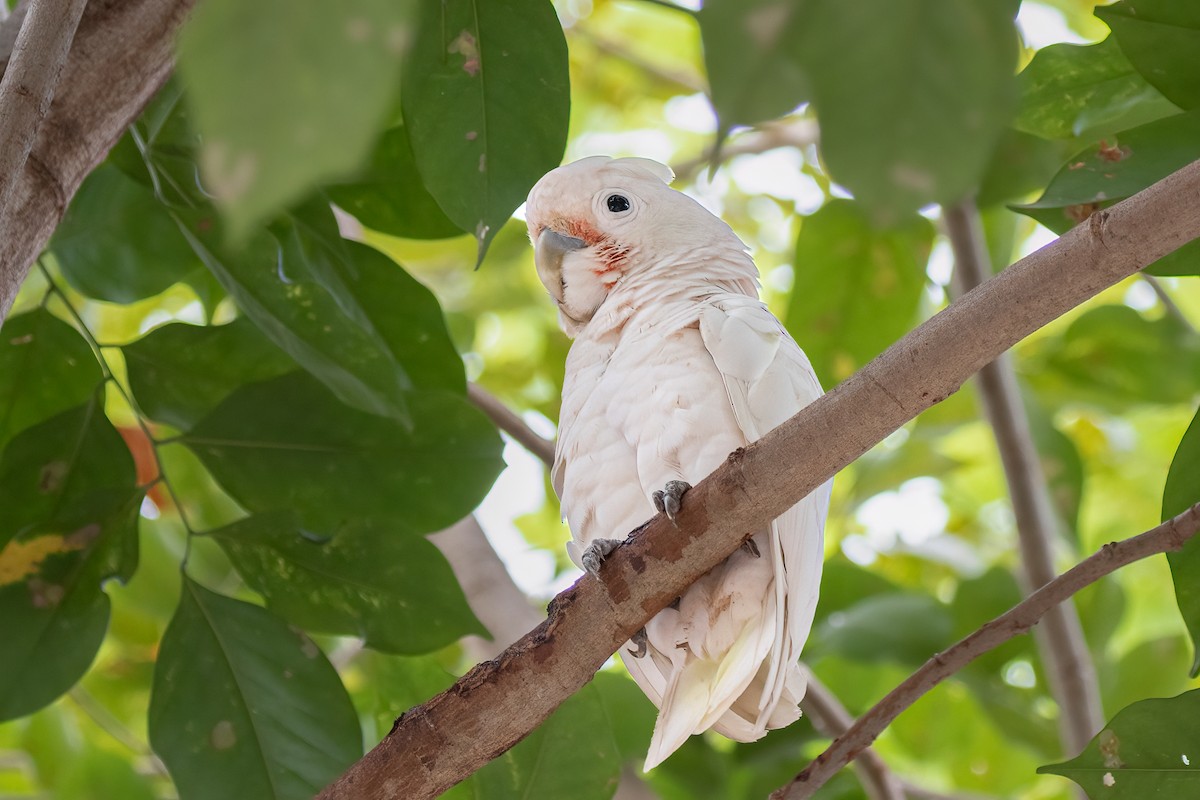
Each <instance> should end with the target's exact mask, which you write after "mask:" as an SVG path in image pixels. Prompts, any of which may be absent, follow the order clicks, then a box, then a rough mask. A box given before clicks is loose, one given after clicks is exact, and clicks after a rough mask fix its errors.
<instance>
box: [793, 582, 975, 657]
mask: <svg viewBox="0 0 1200 800" xmlns="http://www.w3.org/2000/svg"><path fill="white" fill-rule="evenodd" d="M952 626H953V621H952V619H951V617H950V612H949V611H948V610H947V609H946V607H945V606H943V605H942V604H941V603H939V602H938V601H937V600H935V599H934V598H932V597H929V596H928V595H923V594H917V593H915V592H914V593H905V592H895V593H890V594H880V595H874V596H872V597H868V598H867V599H865V600H862V601H860V602H858V603H856V604H854V605H853V606H851V607H849V608H847V609H845V610H844V611H838V612H835V613H833V614H830V615H829V617H827V618H826V619H825V621H824V622H822V623H820V624H819V625H818V626H817V627H816V628H815V629H814V631H813V641H812V645H811V647H810V648H809V649H810V650H812V651H813V652H814V653H819V654H825V653H830V652H833V653H838V654H840V655H844V656H846V657H847V658H852V659H855V660H858V661H885V660H891V661H899V662H901V663H906V664H920V663H922V662H924V661H925V660H926V659H928V658H929V657H930V656H932V655H933V654H934V653H937V652H939V651H941V650H943V649H945V648H946V647H947V646H948V645H950V644H951V643H952V642H953V639H952V638H951V630H952Z"/></svg>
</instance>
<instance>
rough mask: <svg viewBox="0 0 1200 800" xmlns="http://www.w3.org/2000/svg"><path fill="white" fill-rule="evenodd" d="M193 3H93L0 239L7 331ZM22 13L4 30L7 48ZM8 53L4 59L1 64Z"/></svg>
mask: <svg viewBox="0 0 1200 800" xmlns="http://www.w3.org/2000/svg"><path fill="white" fill-rule="evenodd" d="M194 3H195V0H90V2H89V3H88V4H87V8H86V9H85V10H84V12H83V18H82V20H81V21H80V23H79V27H78V29H77V30H76V31H75V39H74V42H73V44H72V46H71V50H70V53H69V55H68V57H67V63H66V65H65V66H64V67H63V70H62V74H61V76H60V80H59V85H58V91H57V92H56V93H55V95H54V102H53V103H52V104H51V106H50V110H49V112H48V113H47V115H46V117H45V119H44V120H43V122H42V124H41V126H40V128H39V130H38V135H37V138H36V139H35V140H34V143H33V147H32V149H31V150H30V152H29V157H28V159H27V160H26V161H25V167H24V169H23V170H22V171H21V174H20V176H19V178H18V180H17V183H16V186H15V187H14V189H13V193H12V198H11V201H10V202H9V204H8V206H7V207H6V208H5V209H4V212H3V213H4V218H5V220H4V223H3V224H0V229H3V230H6V231H8V235H7V236H5V237H4V238H3V239H0V322H3V320H4V318H5V317H7V315H8V310H9V309H10V308H11V307H12V301H13V299H14V298H15V297H16V294H17V289H18V288H20V286H21V283H22V282H23V281H24V280H25V276H26V275H27V274H28V272H29V268H30V266H31V265H32V264H33V261H34V259H36V258H37V256H38V254H39V253H40V252H41V251H42V248H44V247H45V245H46V242H47V241H48V240H49V239H50V234H51V233H52V232H53V231H54V228H55V227H56V226H57V225H58V222H59V220H60V219H61V218H62V215H63V212H64V211H66V208H67V204H68V203H69V202H70V200H71V197H73V196H74V194H75V191H76V190H77V189H78V188H79V184H80V183H82V182H83V179H84V177H86V176H87V174H88V173H89V172H91V171H92V169H94V168H95V167H96V165H97V164H99V163H100V162H101V161H103V160H104V157H105V156H106V155H107V154H108V151H109V150H110V149H111V148H112V146H113V145H114V144H116V142H117V139H119V138H120V136H121V134H122V133H123V132H124V131H125V129H126V128H127V127H128V126H129V124H130V123H131V122H133V120H134V119H135V118H136V117H137V115H138V114H139V113H140V112H141V110H142V108H143V107H144V106H145V105H146V103H147V101H149V99H150V98H151V97H153V95H154V93H155V92H156V91H158V89H159V87H160V86H162V84H163V82H164V81H165V80H166V79H167V77H168V75H169V74H170V72H171V66H172V63H173V62H172V59H173V52H174V44H175V34H176V31H177V30H178V29H179V26H180V25H181V24H182V23H183V20H184V19H185V18H186V16H187V13H188V11H189V10H190V9H191V7H192V6H193V5H194ZM20 17H21V15H20V14H19V13H14V14H13V15H12V16H11V17H9V18H8V19H7V20H5V21H4V23H3V25H0V44H2V43H3V42H5V41H8V37H9V36H11V33H12V26H13V25H14V24H20ZM7 56H8V53H7V52H3V51H0V60H5V59H6V57H7Z"/></svg>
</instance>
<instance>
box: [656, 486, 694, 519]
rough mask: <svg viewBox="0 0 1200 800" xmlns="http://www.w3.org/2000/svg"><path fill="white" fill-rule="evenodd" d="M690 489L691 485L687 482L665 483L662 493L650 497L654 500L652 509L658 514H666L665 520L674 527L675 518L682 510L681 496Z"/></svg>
mask: <svg viewBox="0 0 1200 800" xmlns="http://www.w3.org/2000/svg"><path fill="white" fill-rule="evenodd" d="M691 488H692V485H691V484H690V483H688V482H687V481H667V485H666V486H664V487H663V488H662V491H660V492H655V493H654V494H652V495H650V497H651V499H653V500H654V507H655V508H657V509H658V510H659V512H660V513H663V514H666V515H667V519H669V520H671V524H672V525H675V524H676V522H675V517H676V515H677V514H679V509H680V508H682V506H681V504H680V502H681V501H682V500H683V495H684V494H685V493H686V492H687V491H688V490H690V489H691Z"/></svg>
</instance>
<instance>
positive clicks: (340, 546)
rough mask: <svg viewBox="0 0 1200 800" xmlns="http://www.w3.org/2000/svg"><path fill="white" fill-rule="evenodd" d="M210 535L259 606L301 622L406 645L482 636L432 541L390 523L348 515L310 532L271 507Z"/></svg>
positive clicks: (388, 647)
mask: <svg viewBox="0 0 1200 800" xmlns="http://www.w3.org/2000/svg"><path fill="white" fill-rule="evenodd" d="M211 535H212V536H213V537H214V538H215V539H216V540H217V543H218V544H219V545H221V547H222V549H224V550H225V552H226V553H228V554H229V558H230V560H231V561H233V564H234V566H235V567H236V568H237V570H238V572H239V573H241V575H242V577H243V578H245V579H246V583H248V584H249V585H250V587H251V588H252V589H254V590H255V591H256V592H259V593H260V594H262V595H263V597H265V598H266V601H267V606H268V607H269V608H270V609H271V610H272V611H274V612H275V613H277V614H279V615H280V616H282V617H284V618H285V619H287V620H288V621H289V622H291V623H293V624H295V625H299V626H300V627H302V628H304V629H305V630H307V631H311V632H314V633H335V634H345V635H350V636H361V637H363V638H365V639H366V643H367V646H368V647H373V648H375V649H377V650H383V651H385V652H389V653H406V654H417V653H427V652H429V651H431V650H436V649H438V648H439V647H444V646H446V645H448V644H450V643H451V642H454V641H456V640H458V639H459V638H461V637H463V636H466V635H468V634H472V633H474V634H480V635H483V636H487V635H488V632H487V629H486V628H484V627H483V625H482V624H481V623H480V622H479V621H478V620H477V619H476V618H475V615H474V614H472V613H471V609H470V607H469V606H468V605H467V600H466V597H464V596H463V593H462V589H461V588H459V585H458V581H457V580H456V579H455V577H454V573H453V572H452V571H451V570H450V565H449V564H448V563H446V559H445V558H444V557H443V556H442V554H441V553H440V552H439V551H438V549H437V548H436V547H434V546H433V544H432V543H430V542H429V541H427V540H426V539H425V538H424V537H423V536H419V535H413V534H412V532H411V531H408V530H405V529H403V528H400V527H398V526H395V525H391V526H385V525H382V524H379V523H374V522H371V521H356V522H354V523H352V524H350V525H349V526H347V527H346V528H344V529H342V530H340V531H338V534H337V535H336V536H334V537H332V538H330V539H325V540H314V539H313V538H312V537H311V536H306V535H305V533H304V531H303V530H302V529H301V527H300V524H299V520H298V519H297V516H296V515H295V514H293V513H291V512H279V513H274V514H260V515H257V516H253V517H250V518H248V519H245V520H242V521H240V522H236V523H234V524H233V525H229V526H227V527H224V528H221V529H220V530H217V531H214V532H213V533H212V534H211Z"/></svg>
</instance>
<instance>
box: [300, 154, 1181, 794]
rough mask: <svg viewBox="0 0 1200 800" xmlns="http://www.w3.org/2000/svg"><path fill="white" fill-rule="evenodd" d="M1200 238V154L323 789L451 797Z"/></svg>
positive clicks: (854, 393)
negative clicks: (908, 433) (824, 490)
mask: <svg viewBox="0 0 1200 800" xmlns="http://www.w3.org/2000/svg"><path fill="white" fill-rule="evenodd" d="M1196 238H1200V161H1198V162H1195V163H1192V164H1190V165H1188V166H1186V167H1184V168H1183V169H1181V170H1179V171H1178V172H1176V173H1174V174H1172V175H1169V176H1167V177H1166V178H1164V179H1163V180H1161V181H1159V182H1158V183H1156V184H1154V185H1153V186H1151V187H1150V188H1148V189H1146V190H1144V191H1142V192H1139V193H1138V194H1136V195H1134V196H1133V197H1131V198H1129V199H1127V200H1124V201H1122V202H1121V203H1118V204H1116V205H1114V206H1112V207H1111V208H1109V209H1105V210H1103V211H1099V212H1097V213H1095V214H1093V215H1092V216H1091V217H1090V218H1089V219H1088V222H1087V223H1086V224H1082V225H1079V226H1077V227H1076V228H1075V229H1073V230H1071V231H1070V232H1068V233H1066V234H1065V235H1063V236H1062V237H1060V238H1059V239H1058V240H1057V241H1055V242H1053V243H1051V244H1049V245H1047V246H1046V247H1044V248H1042V249H1041V250H1038V251H1037V252H1036V253H1033V254H1031V255H1030V256H1028V257H1026V258H1024V259H1022V260H1021V261H1019V262H1018V263H1016V264H1014V265H1013V266H1011V267H1009V268H1008V269H1006V270H1005V271H1004V272H1002V273H1001V274H1000V275H998V276H996V277H995V278H992V279H991V280H989V281H987V282H986V283H985V284H984V285H982V286H980V287H979V288H978V289H975V290H973V291H971V292H968V293H967V294H966V295H964V296H963V297H961V298H960V299H959V300H958V301H956V302H954V303H952V304H951V305H950V306H949V307H948V308H946V309H944V310H943V311H941V312H940V313H938V314H937V315H935V316H934V317H933V318H931V319H929V320H928V321H926V322H925V323H924V324H922V325H921V326H920V327H918V328H917V329H916V330H914V331H912V332H911V333H909V334H908V335H907V336H905V337H904V338H903V339H901V340H900V341H899V342H897V343H896V344H894V345H893V346H892V347H890V348H888V350H887V351H885V352H884V353H883V354H882V355H880V356H879V357H878V358H877V359H875V360H874V361H872V362H871V363H869V364H867V365H866V366H865V367H863V368H862V369H861V370H859V371H858V372H857V373H855V374H854V375H852V376H851V377H850V378H849V379H848V380H846V381H845V382H844V383H843V384H841V385H840V386H838V387H837V388H836V389H834V390H833V391H832V392H830V393H829V394H827V395H825V396H824V397H822V398H820V399H819V400H817V401H816V402H815V403H813V404H811V405H810V406H808V407H807V408H805V409H804V410H802V411H801V412H800V413H799V414H797V415H796V416H795V417H793V418H791V419H789V420H788V421H786V422H784V423H783V424H782V425H780V426H779V427H778V428H776V429H775V430H773V431H771V432H770V433H769V434H767V435H766V436H765V437H763V438H762V439H760V440H759V441H757V442H755V443H754V444H752V445H750V446H748V447H745V448H742V449H739V450H737V451H735V452H734V453H732V454H731V455H730V457H729V459H728V460H727V461H726V463H725V464H724V465H722V466H721V467H720V468H719V469H717V470H716V471H715V472H714V473H713V474H712V475H710V476H709V477H708V478H706V479H704V480H703V481H701V482H700V483H699V484H697V485H696V486H695V487H694V488H693V489H692V490H691V491H690V492H689V493H688V495H687V498H686V499H685V500H684V504H683V509H682V511H681V512H680V514H679V516H678V523H679V524H678V527H676V526H674V525H672V524H671V523H670V522H669V521H667V520H666V518H665V517H663V516H662V515H661V514H660V515H658V516H656V517H654V518H653V519H651V520H650V521H649V522H648V523H647V524H646V525H643V526H642V527H641V528H639V529H638V530H637V531H635V532H634V533H633V534H631V541H629V542H628V543H626V544H625V545H623V546H621V547H619V548H617V550H616V551H615V552H614V553H613V554H612V555H611V556H610V557H609V559H608V560H607V561H606V562H605V564H604V569H603V579H604V583H603V584H601V583H600V582H599V581H597V580H595V579H594V578H592V577H590V576H585V577H584V578H582V579H580V580H579V581H578V582H577V583H576V584H575V585H574V586H572V587H571V588H570V589H567V590H566V591H565V592H563V593H561V594H560V595H558V597H556V598H555V599H554V601H553V602H552V603H551V605H550V608H549V618H548V619H547V620H546V621H545V622H543V623H542V624H541V625H539V626H538V627H537V628H535V629H534V630H532V631H530V632H529V633H527V634H526V635H525V636H524V637H522V638H521V640H520V641H518V642H516V643H515V644H514V645H512V646H511V647H509V648H508V649H507V650H506V651H505V652H504V653H502V654H501V655H500V656H499V658H497V659H496V660H494V661H488V662H484V663H482V664H479V665H477V666H476V667H475V668H474V669H472V670H471V671H470V672H468V673H467V674H466V675H464V676H463V677H462V678H461V679H460V680H459V681H458V682H457V683H456V684H455V685H454V686H452V687H451V688H449V689H448V690H446V691H445V692H443V693H442V694H440V695H438V696H437V697H435V698H433V699H432V700H430V701H429V702H427V703H425V704H423V705H421V706H418V707H416V708H414V709H412V710H411V711H409V712H408V713H406V714H404V715H403V716H402V717H401V718H400V719H398V720H397V721H396V724H395V726H394V727H393V728H392V731H391V732H390V733H389V734H388V735H387V736H386V737H385V738H384V740H383V741H382V742H380V743H379V745H377V746H376V747H375V748H374V749H373V750H371V752H369V753H368V754H367V755H366V756H364V757H363V758H362V759H360V760H359V761H358V762H357V763H356V764H354V765H353V766H352V767H351V768H350V769H349V770H348V771H347V772H346V773H345V774H344V775H343V776H342V777H341V778H339V779H338V780H337V781H336V782H334V783H333V784H332V785H330V786H329V787H327V788H326V789H325V790H324V791H323V792H322V793H321V795H320V798H322V800H349V798H375V797H404V798H411V799H412V800H416V799H417V798H428V797H435V796H437V794H438V793H440V792H443V791H445V790H446V789H447V788H449V787H450V786H453V785H454V784H455V783H457V782H458V781H461V780H462V779H464V778H465V777H467V776H468V775H470V774H471V773H472V772H474V771H475V770H477V769H479V767H481V766H483V765H484V764H485V763H487V762H488V761H489V760H491V759H493V758H496V757H497V756H499V755H500V754H501V753H503V752H504V751H505V750H507V749H508V748H510V747H512V746H513V745H514V744H516V743H517V742H518V741H520V740H521V739H522V738H523V737H524V736H526V735H527V734H528V733H529V732H530V731H532V730H533V729H534V728H535V727H537V725H538V724H540V723H541V722H542V721H543V720H545V719H546V718H547V717H548V716H549V715H550V714H551V713H552V712H553V711H554V709H555V708H557V707H558V705H559V704H560V703H562V701H563V700H565V699H566V698H567V697H568V696H570V695H571V694H572V693H573V692H575V691H577V690H578V689H580V688H581V687H582V686H583V685H584V684H586V683H587V682H588V681H589V680H590V679H591V677H592V675H593V674H594V673H595V671H596V670H597V669H599V668H600V666H601V665H602V664H603V663H604V661H605V660H606V659H607V658H608V657H609V656H610V655H611V654H612V653H613V652H614V651H616V649H617V648H618V647H619V646H620V645H621V644H622V643H623V642H625V641H626V640H627V639H628V638H629V637H630V636H631V635H632V634H633V633H634V632H635V631H637V630H638V629H639V628H641V627H642V626H643V625H645V623H646V622H648V621H649V620H650V618H651V617H652V616H653V615H655V614H656V613H658V612H659V611H660V610H662V609H663V608H664V607H666V605H667V604H668V603H670V602H671V601H672V600H674V599H675V598H676V597H678V596H679V595H680V594H681V593H682V591H683V590H684V589H686V588H687V587H688V586H689V585H690V584H692V583H693V582H695V581H696V580H697V579H698V578H700V577H701V576H702V575H704V574H705V573H707V572H708V571H709V570H711V569H712V568H713V567H715V566H716V565H717V564H719V563H720V562H721V561H722V560H724V559H725V558H726V557H728V556H729V554H730V553H732V552H733V551H734V550H736V549H737V548H738V547H739V546H740V545H741V542H742V539H743V538H744V536H745V532H746V531H748V530H756V529H758V528H760V527H762V526H764V525H766V524H767V523H768V521H770V520H772V519H774V518H775V517H778V516H779V515H780V514H782V513H783V512H784V511H786V510H787V509H788V508H790V507H791V506H793V505H795V503H796V502H798V501H799V500H800V499H801V498H803V497H804V496H805V495H807V494H808V493H809V492H811V491H812V490H813V489H815V488H817V487H818V486H820V485H821V484H822V483H824V482H825V481H826V480H828V479H829V478H830V477H832V476H833V475H834V474H835V473H836V472H838V471H839V470H840V469H842V468H843V467H845V466H846V465H847V464H849V463H850V462H852V461H853V460H854V459H856V458H858V457H859V456H860V455H862V454H863V453H865V452H866V451H867V450H868V449H870V448H871V447H872V446H874V445H875V444H876V443H878V442H880V441H882V440H883V439H884V438H885V437H886V436H887V435H888V434H890V433H891V432H892V431H894V430H896V429H897V428H899V427H900V426H901V425H903V424H904V423H905V422H907V421H909V420H910V419H912V418H914V417H915V416H916V415H917V414H919V413H921V412H922V411H924V410H925V409H927V408H929V407H930V406H932V405H933V404H934V403H937V402H940V401H941V400H944V399H945V398H946V397H948V396H949V395H950V394H952V393H953V392H955V391H957V390H958V388H959V387H960V386H962V384H963V382H965V381H966V380H967V379H968V378H970V377H971V375H973V374H974V373H975V372H976V371H977V370H978V369H979V368H980V367H982V366H983V365H984V364H986V363H988V362H990V361H992V360H993V359H995V358H996V357H997V356H999V355H1000V354H1001V353H1003V352H1004V351H1005V350H1007V349H1008V348H1010V347H1012V346H1013V345H1014V344H1015V343H1016V342H1018V341H1020V340H1021V339H1022V338H1024V337H1026V336H1028V335H1029V334H1030V333H1032V332H1033V331H1035V330H1037V329H1038V328H1040V327H1042V326H1043V325H1045V324H1046V323H1047V322H1050V321H1051V320H1053V319H1055V318H1056V317H1058V316H1060V315H1062V314H1063V313H1065V312H1066V311H1068V310H1070V309H1071V308H1074V307H1075V306H1077V305H1079V304H1080V303H1082V302H1084V301H1085V300H1087V299H1088V298H1090V297H1093V296H1095V295H1096V294H1097V293H1098V292H1100V291H1101V290H1103V289H1105V288H1107V287H1109V286H1111V285H1113V284H1115V283H1116V282H1117V281H1120V280H1121V279H1123V278H1126V277H1128V276H1130V275H1132V274H1134V273H1136V272H1137V271H1138V270H1140V269H1141V268H1143V267H1145V266H1146V265H1148V264H1150V263H1152V262H1154V261H1157V260H1158V259H1159V258H1162V257H1163V256H1164V255H1166V254H1167V253H1170V252H1172V251H1174V250H1176V249H1178V248H1179V247H1181V246H1182V245H1184V244H1186V243H1187V242H1189V241H1191V240H1193V239H1196Z"/></svg>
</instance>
